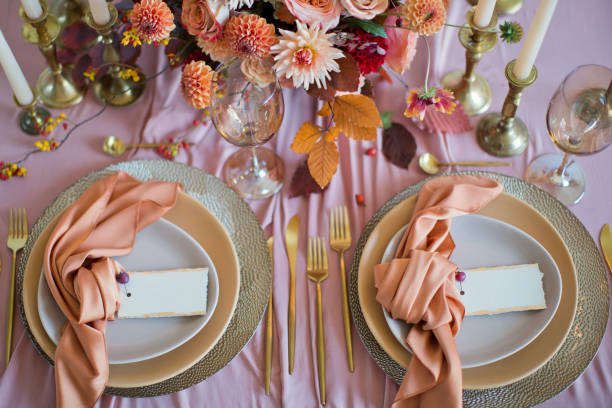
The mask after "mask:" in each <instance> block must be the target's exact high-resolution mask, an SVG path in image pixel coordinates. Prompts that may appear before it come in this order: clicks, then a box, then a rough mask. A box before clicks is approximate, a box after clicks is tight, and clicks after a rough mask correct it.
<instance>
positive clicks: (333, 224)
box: [329, 205, 355, 372]
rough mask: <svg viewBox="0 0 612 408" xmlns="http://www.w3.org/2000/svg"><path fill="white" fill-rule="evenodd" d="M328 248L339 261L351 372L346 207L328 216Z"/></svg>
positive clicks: (351, 368) (347, 222)
mask: <svg viewBox="0 0 612 408" xmlns="http://www.w3.org/2000/svg"><path fill="white" fill-rule="evenodd" d="M329 246H330V247H331V249H333V250H334V251H336V252H337V253H338V258H339V259H340V281H341V282H342V313H343V315H344V339H345V340H346V358H347V359H348V364H349V370H350V371H351V372H353V371H354V370H355V366H354V364H353V341H352V339H351V318H350V316H349V306H348V294H347V291H346V272H345V271H344V251H346V250H347V249H349V248H350V247H351V228H350V224H349V220H348V210H347V209H346V206H344V205H343V206H341V207H334V208H332V209H331V212H330V214H329Z"/></svg>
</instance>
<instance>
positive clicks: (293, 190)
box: [289, 160, 327, 198]
mask: <svg viewBox="0 0 612 408" xmlns="http://www.w3.org/2000/svg"><path fill="white" fill-rule="evenodd" d="M326 189H327V187H325V188H323V189H322V188H321V187H319V185H318V184H317V182H316V181H315V180H314V179H313V178H312V176H311V175H310V172H309V171H308V163H307V160H304V161H303V162H302V163H301V164H300V165H299V166H298V168H297V169H295V173H293V177H292V178H291V184H290V186H289V198H293V197H299V196H307V195H309V194H317V193H322V192H323V191H325V190H326Z"/></svg>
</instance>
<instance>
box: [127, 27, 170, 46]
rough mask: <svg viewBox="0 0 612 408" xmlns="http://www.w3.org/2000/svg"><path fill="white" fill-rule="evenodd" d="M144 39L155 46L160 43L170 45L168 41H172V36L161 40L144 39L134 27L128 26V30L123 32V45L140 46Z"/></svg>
mask: <svg viewBox="0 0 612 408" xmlns="http://www.w3.org/2000/svg"><path fill="white" fill-rule="evenodd" d="M143 41H144V42H145V43H147V44H149V45H151V44H153V45H154V46H155V47H157V46H158V45H160V44H161V45H168V42H170V37H167V38H164V39H162V40H159V41H152V40H143V39H142V38H140V36H139V35H138V33H137V32H136V30H135V29H134V28H128V29H127V30H125V31H124V32H123V38H122V39H121V45H124V46H128V45H131V46H132V47H138V46H140V45H142V42H143Z"/></svg>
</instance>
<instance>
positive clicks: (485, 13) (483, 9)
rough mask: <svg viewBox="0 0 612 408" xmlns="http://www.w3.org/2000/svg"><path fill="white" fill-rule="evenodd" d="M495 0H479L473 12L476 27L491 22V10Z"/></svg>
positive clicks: (493, 7)
mask: <svg viewBox="0 0 612 408" xmlns="http://www.w3.org/2000/svg"><path fill="white" fill-rule="evenodd" d="M496 1H497V0H479V1H478V4H477V5H476V11H475V12H474V24H476V25H477V26H478V27H486V26H488V25H489V23H490V22H491V17H493V10H495V3H496Z"/></svg>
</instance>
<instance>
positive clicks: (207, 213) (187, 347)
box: [18, 160, 271, 397]
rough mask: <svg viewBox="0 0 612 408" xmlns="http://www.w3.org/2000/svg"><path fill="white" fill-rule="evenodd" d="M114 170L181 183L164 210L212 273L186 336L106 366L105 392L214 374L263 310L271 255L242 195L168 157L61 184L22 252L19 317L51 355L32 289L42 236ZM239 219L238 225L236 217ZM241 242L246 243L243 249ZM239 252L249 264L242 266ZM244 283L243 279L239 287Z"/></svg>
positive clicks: (160, 390)
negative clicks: (215, 281)
mask: <svg viewBox="0 0 612 408" xmlns="http://www.w3.org/2000/svg"><path fill="white" fill-rule="evenodd" d="M117 170H124V171H127V172H128V173H130V174H132V175H133V176H135V177H137V178H139V179H141V180H147V179H162V180H168V181H181V182H182V183H183V185H184V187H185V193H181V194H180V195H179V198H178V200H177V203H176V205H175V207H174V208H173V209H172V210H171V211H170V212H168V214H167V215H166V216H165V218H166V219H167V220H169V221H170V222H173V223H174V224H176V225H177V226H179V227H180V228H182V229H183V230H184V231H185V232H187V233H188V234H189V235H191V236H192V237H193V238H194V239H195V240H196V241H198V243H199V244H200V245H201V246H202V247H203V248H205V249H206V251H207V253H208V254H209V256H210V257H211V258H212V260H213V262H214V264H215V268H216V269H217V272H218V275H219V301H218V304H217V307H216V309H215V311H214V313H213V315H212V316H211V319H210V320H209V322H208V323H207V324H206V325H205V326H204V328H203V329H202V330H200V331H199V332H198V333H197V334H196V335H195V336H194V337H193V338H192V339H190V340H189V341H188V342H186V343H185V344H183V345H181V346H180V347H178V348H176V349H174V350H172V351H170V352H168V353H165V354H163V355H161V356H158V357H155V358H152V359H148V360H145V361H141V362H137V363H130V364H116V365H111V366H110V375H109V383H108V386H107V389H106V392H107V393H111V394H116V395H122V396H137V397H140V396H155V395H161V394H166V393H170V392H176V391H179V390H181V389H183V388H187V387H189V386H191V385H193V384H196V383H197V382H200V381H202V380H204V379H205V378H207V377H208V376H210V375H212V374H214V373H215V372H216V371H218V370H219V369H220V368H222V367H223V366H225V365H226V364H227V363H228V362H229V361H230V360H231V359H232V358H233V357H234V356H235V355H236V354H238V352H239V351H240V350H241V349H242V348H243V347H244V345H245V344H246V342H248V340H249V339H250V337H251V336H252V334H253V332H254V330H255V328H256V326H257V324H258V323H259V320H260V319H261V316H262V315H263V311H264V308H265V304H266V302H267V293H268V292H267V291H266V287H267V288H268V289H267V290H268V291H269V287H270V286H269V285H270V284H271V280H270V277H271V269H270V267H271V264H270V262H271V260H270V257H269V253H268V252H267V246H266V243H265V239H264V236H263V231H262V230H261V227H260V226H259V224H258V222H257V220H256V218H255V215H254V214H253V213H252V211H251V210H250V208H249V207H248V205H247V204H246V203H245V202H244V200H242V198H240V197H239V196H238V195H237V194H236V193H235V192H233V190H231V189H229V188H228V187H227V186H226V185H225V184H224V183H223V182H221V181H220V180H218V179H216V178H215V177H214V176H211V175H209V174H206V173H204V172H202V171H200V170H198V169H195V168H192V167H188V166H185V165H181V164H176V163H172V162H168V161H161V160H143V161H133V162H125V163H118V164H116V165H112V166H109V167H108V168H106V169H104V170H101V171H98V172H95V173H92V174H90V175H88V176H86V177H84V178H83V179H81V180H80V181H79V182H77V183H76V184H75V185H73V186H71V187H69V188H68V189H67V190H65V191H64V192H63V193H61V194H60V195H59V196H58V198H57V199H56V200H55V201H54V202H53V204H51V206H50V207H48V208H47V210H45V212H44V213H43V215H41V217H40V218H39V220H38V221H37V222H36V224H35V226H34V227H33V229H32V233H31V234H30V237H29V240H28V243H27V244H26V248H25V249H24V254H23V255H22V258H21V260H22V261H21V263H20V271H19V276H18V294H19V305H20V311H21V314H22V320H23V321H24V324H25V325H26V328H27V331H28V334H29V335H30V338H31V339H32V341H33V342H34V345H35V346H36V348H37V349H38V351H39V352H40V353H41V354H42V355H43V357H45V358H46V359H47V360H48V361H50V362H51V363H53V358H52V356H53V354H54V352H55V344H54V343H53V342H52V341H51V339H50V338H49V337H48V336H47V334H46V332H45V331H44V328H43V327H42V324H41V322H40V318H39V317H38V305H37V295H36V292H37V290H38V279H39V277H40V270H41V265H42V251H43V250H44V246H45V243H46V237H48V235H49V234H50V233H51V231H52V228H53V226H54V225H55V223H56V222H57V220H58V216H59V214H60V213H61V211H63V209H64V208H66V207H67V206H68V205H69V204H70V203H72V202H73V201H74V200H75V199H76V198H78V197H79V196H80V194H81V193H82V192H83V191H84V190H85V189H86V188H87V187H88V186H89V185H91V184H92V183H93V182H95V181H97V180H99V179H100V178H102V177H104V176H106V175H108V174H110V173H111V172H114V171H117ZM190 196H192V197H190ZM194 197H195V198H194ZM238 220H240V223H241V224H243V225H237V224H236V222H237V221H238ZM234 243H236V244H237V245H236V246H234ZM245 243H251V245H252V247H251V248H249V249H245V247H244V244H245ZM261 244H263V245H264V247H263V248H264V249H265V250H264V251H263V252H262V251H261V249H262V247H261ZM246 259H248V260H249V262H251V265H252V267H247V268H245V267H241V265H244V264H245V260H246ZM37 271H38V272H37ZM262 272H264V273H262ZM265 272H270V273H269V274H268V273H265ZM245 283H247V284H250V287H249V288H245V287H244V285H245ZM262 302H264V303H262ZM228 332H229V333H228Z"/></svg>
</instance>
